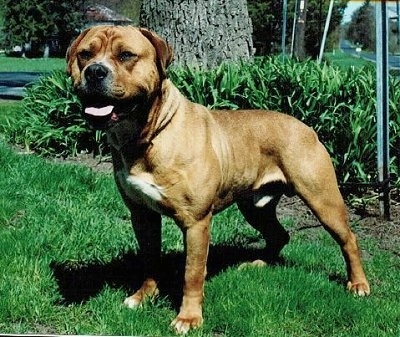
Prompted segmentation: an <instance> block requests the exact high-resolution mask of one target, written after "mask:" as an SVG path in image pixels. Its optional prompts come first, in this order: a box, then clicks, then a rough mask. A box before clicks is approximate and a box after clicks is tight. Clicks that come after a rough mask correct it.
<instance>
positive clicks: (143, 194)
mask: <svg viewBox="0 0 400 337" xmlns="http://www.w3.org/2000/svg"><path fill="white" fill-rule="evenodd" d="M116 178H117V179H118V182H119V184H120V186H121V187H122V189H123V190H124V192H125V194H126V195H127V196H128V197H129V198H130V199H131V200H132V201H134V202H135V203H138V204H141V205H144V206H147V207H149V208H151V209H152V210H154V211H156V212H159V213H163V207H162V205H161V202H162V200H163V188H162V187H161V186H158V185H157V184H155V183H154V181H153V180H152V178H151V176H150V175H146V174H142V175H130V174H129V173H128V172H127V171H126V170H120V171H118V172H116Z"/></svg>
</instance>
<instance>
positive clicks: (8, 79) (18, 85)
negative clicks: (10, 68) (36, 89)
mask: <svg viewBox="0 0 400 337" xmlns="http://www.w3.org/2000/svg"><path fill="white" fill-rule="evenodd" d="M41 75H43V73H37V72H0V98H4V99H6V98H7V99H21V98H22V97H23V94H24V87H26V86H27V85H29V84H31V83H33V82H35V81H36V80H37V79H38V78H39V77H40V76H41Z"/></svg>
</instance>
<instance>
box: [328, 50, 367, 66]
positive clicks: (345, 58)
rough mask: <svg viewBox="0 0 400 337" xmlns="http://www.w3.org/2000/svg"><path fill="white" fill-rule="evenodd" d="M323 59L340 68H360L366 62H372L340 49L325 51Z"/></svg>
mask: <svg viewBox="0 0 400 337" xmlns="http://www.w3.org/2000/svg"><path fill="white" fill-rule="evenodd" d="M324 59H325V60H327V61H328V62H330V63H331V64H333V65H335V66H338V67H339V68H342V69H348V68H350V67H355V68H361V67H363V66H365V65H367V64H373V63H372V62H370V61H367V60H365V59H363V58H357V57H354V56H351V55H349V54H346V53H344V52H342V51H335V52H334V53H333V52H332V53H325V54H324Z"/></svg>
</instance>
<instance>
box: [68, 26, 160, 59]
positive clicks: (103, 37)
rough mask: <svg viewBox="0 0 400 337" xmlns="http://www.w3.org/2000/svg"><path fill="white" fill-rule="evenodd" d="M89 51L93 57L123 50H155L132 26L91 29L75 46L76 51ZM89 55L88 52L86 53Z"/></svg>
mask: <svg viewBox="0 0 400 337" xmlns="http://www.w3.org/2000/svg"><path fill="white" fill-rule="evenodd" d="M85 51H87V52H90V53H92V54H93V56H95V57H101V56H104V54H107V55H108V56H113V55H119V53H121V52H123V51H130V52H132V53H135V54H148V53H150V52H152V51H153V52H154V53H155V50H154V48H153V46H152V44H151V43H150V41H149V40H148V39H147V38H146V37H145V36H144V35H143V34H142V33H140V31H139V30H138V29H135V28H133V27H118V28H117V27H112V26H111V27H104V28H102V29H100V28H98V29H96V27H95V28H93V29H91V30H90V31H89V32H88V33H87V34H86V35H85V36H84V37H83V39H82V40H81V42H80V43H79V45H78V46H77V50H76V52H77V53H79V52H85ZM87 56H89V54H88V55H87Z"/></svg>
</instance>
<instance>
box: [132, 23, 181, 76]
mask: <svg viewBox="0 0 400 337" xmlns="http://www.w3.org/2000/svg"><path fill="white" fill-rule="evenodd" d="M139 31H140V32H141V33H142V34H143V35H144V36H145V37H146V38H147V39H148V40H149V41H150V42H151V44H152V45H153V46H154V48H155V50H156V53H157V66H158V68H159V71H160V74H161V75H162V76H163V77H164V78H165V77H166V76H167V72H166V70H167V67H168V66H169V65H170V63H171V62H172V60H173V58H174V53H173V50H172V47H171V46H170V45H169V44H168V43H167V42H166V41H165V40H164V39H162V38H161V37H160V36H158V35H157V34H156V33H153V32H151V31H150V30H148V29H146V28H139Z"/></svg>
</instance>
